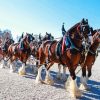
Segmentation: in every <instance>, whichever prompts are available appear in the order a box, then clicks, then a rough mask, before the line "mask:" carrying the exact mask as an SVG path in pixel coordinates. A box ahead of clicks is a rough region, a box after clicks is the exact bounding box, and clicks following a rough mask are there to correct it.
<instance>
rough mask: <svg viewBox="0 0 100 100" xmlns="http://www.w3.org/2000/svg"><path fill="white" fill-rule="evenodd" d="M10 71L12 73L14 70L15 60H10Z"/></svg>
mask: <svg viewBox="0 0 100 100" xmlns="http://www.w3.org/2000/svg"><path fill="white" fill-rule="evenodd" d="M9 66H10V73H13V72H15V71H16V66H15V60H14V61H11V60H10V65H9Z"/></svg>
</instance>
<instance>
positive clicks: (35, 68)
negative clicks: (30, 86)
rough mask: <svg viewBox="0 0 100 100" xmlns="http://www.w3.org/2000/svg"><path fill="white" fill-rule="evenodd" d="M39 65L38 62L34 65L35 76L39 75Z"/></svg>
mask: <svg viewBox="0 0 100 100" xmlns="http://www.w3.org/2000/svg"><path fill="white" fill-rule="evenodd" d="M38 65H39V61H36V62H35V65H34V67H33V73H34V74H37V73H38Z"/></svg>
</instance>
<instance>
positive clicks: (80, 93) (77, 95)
mask: <svg viewBox="0 0 100 100" xmlns="http://www.w3.org/2000/svg"><path fill="white" fill-rule="evenodd" d="M75 96H76V98H80V97H81V96H82V92H81V91H80V90H78V91H76V94H75Z"/></svg>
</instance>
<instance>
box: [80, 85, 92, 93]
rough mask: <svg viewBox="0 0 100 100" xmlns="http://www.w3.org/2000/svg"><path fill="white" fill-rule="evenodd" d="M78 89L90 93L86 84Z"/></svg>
mask: <svg viewBox="0 0 100 100" xmlns="http://www.w3.org/2000/svg"><path fill="white" fill-rule="evenodd" d="M79 89H80V90H86V91H90V87H89V86H88V85H86V84H81V85H80V88H79Z"/></svg>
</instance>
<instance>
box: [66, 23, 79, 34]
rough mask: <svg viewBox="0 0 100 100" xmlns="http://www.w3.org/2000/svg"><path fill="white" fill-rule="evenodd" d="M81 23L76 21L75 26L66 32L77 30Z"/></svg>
mask: <svg viewBox="0 0 100 100" xmlns="http://www.w3.org/2000/svg"><path fill="white" fill-rule="evenodd" d="M79 24H80V22H78V23H76V24H75V25H74V26H72V27H71V28H70V29H69V30H68V31H67V32H66V33H71V32H73V31H75V29H76V27H77V26H78V25H79Z"/></svg>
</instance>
